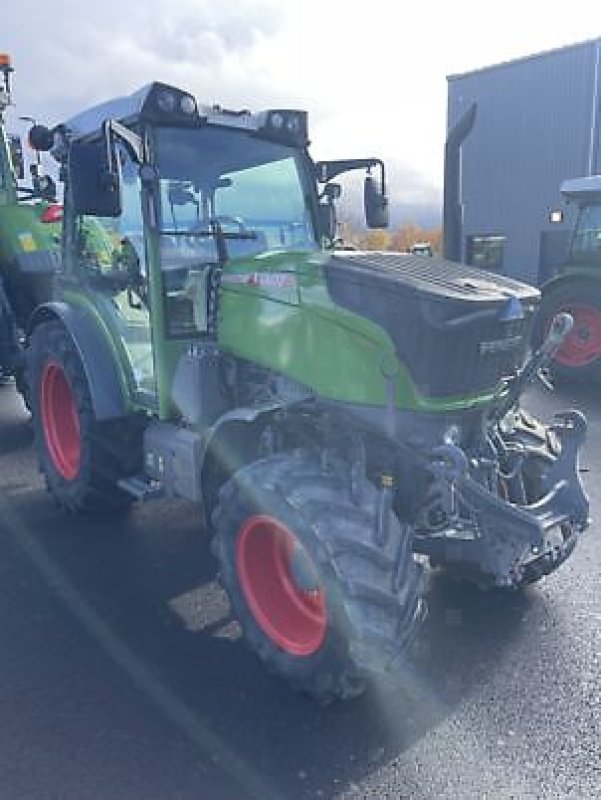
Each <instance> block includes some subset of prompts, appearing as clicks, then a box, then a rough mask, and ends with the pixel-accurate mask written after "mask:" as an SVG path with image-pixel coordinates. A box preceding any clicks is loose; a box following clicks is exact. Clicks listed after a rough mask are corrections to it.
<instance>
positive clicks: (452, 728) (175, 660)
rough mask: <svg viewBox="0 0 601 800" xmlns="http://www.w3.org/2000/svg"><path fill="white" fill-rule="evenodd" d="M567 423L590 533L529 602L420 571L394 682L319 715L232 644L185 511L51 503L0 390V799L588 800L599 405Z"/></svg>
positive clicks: (22, 420)
mask: <svg viewBox="0 0 601 800" xmlns="http://www.w3.org/2000/svg"><path fill="white" fill-rule="evenodd" d="M528 406H529V408H530V409H532V410H534V411H535V412H537V413H539V414H540V415H541V416H543V417H547V418H548V417H549V416H550V415H551V414H552V412H553V410H554V409H558V408H565V407H568V408H569V407H577V408H582V409H583V410H584V411H585V412H586V413H587V415H588V417H589V439H588V444H587V447H586V451H585V456H584V459H583V466H584V467H585V468H586V469H587V470H588V472H587V473H586V474H585V476H584V477H585V482H586V485H587V489H588V491H589V494H590V497H591V501H592V515H593V524H592V526H591V529H590V530H589V531H588V532H587V534H585V536H584V537H583V538H582V540H581V542H580V544H579V546H578V548H577V550H576V552H575V553H574V555H573V556H572V558H571V559H570V560H569V561H568V562H567V563H566V564H564V565H563V566H562V567H561V569H560V570H559V571H558V572H557V573H556V574H555V575H552V576H550V577H548V578H545V579H544V580H543V581H542V582H541V583H539V584H538V585H537V586H535V587H530V588H528V589H527V590H526V591H525V592H523V593H516V594H510V595H504V594H502V595H499V594H496V593H487V594H485V593H481V592H479V591H477V590H476V589H473V588H470V587H467V586H465V585H459V584H454V583H451V582H449V581H448V580H446V579H445V578H444V577H443V576H441V575H434V576H433V579H432V583H431V587H430V590H429V596H428V600H429V606H430V615H429V619H428V621H427V623H426V626H425V630H424V631H423V634H422V638H421V644H420V647H419V648H418V652H417V653H416V655H415V657H414V660H413V663H412V665H411V666H410V667H407V668H405V669H403V670H402V671H399V673H398V674H397V675H395V676H394V677H393V679H391V681H390V682H389V683H388V684H387V685H385V686H378V687H372V688H370V690H369V691H368V692H367V694H366V695H365V696H363V697H361V698H359V699H357V700H354V701H351V702H347V703H343V704H338V705H334V706H332V707H329V708H326V709H324V708H319V707H316V706H315V705H314V704H313V703H311V701H309V700H307V699H304V698H303V697H299V696H297V695H295V694H293V693H291V692H290V691H289V690H288V688H287V686H286V685H285V684H284V683H282V682H280V681H279V680H277V679H275V678H274V677H272V676H270V675H269V674H267V673H266V672H265V671H264V669H263V668H262V666H261V664H260V663H259V662H258V661H257V659H256V658H255V657H254V656H253V655H252V654H251V653H250V652H248V651H247V649H246V648H245V646H244V644H243V643H242V642H241V641H240V638H239V631H238V628H237V625H236V623H235V622H234V621H233V620H232V619H231V618H230V616H229V608H228V603H227V599H226V598H225V597H224V595H223V594H222V592H221V590H220V589H219V588H218V586H217V585H216V583H215V572H216V562H215V561H214V559H213V558H212V556H211V555H210V553H209V549H208V542H207V538H206V537H205V536H204V535H203V531H202V526H201V522H200V518H199V515H198V513H197V511H196V510H195V509H194V507H192V506H190V505H188V504H185V503H172V502H170V503H167V502H162V501H161V502H153V503H150V504H147V505H146V506H140V507H138V508H136V509H135V510H134V511H133V512H132V513H131V514H130V515H129V516H128V517H127V519H125V520H124V521H122V522H120V523H118V524H115V523H114V522H107V521H90V520H83V519H80V518H77V517H73V516H66V515H64V514H63V513H62V512H60V511H59V510H58V509H56V508H55V506H54V505H53V502H52V499H51V498H50V496H49V495H48V494H47V493H46V491H45V490H44V487H43V483H42V480H41V478H40V476H39V474H38V471H37V464H36V458H35V454H34V452H33V449H32V434H31V428H30V424H29V422H28V415H27V414H26V413H25V412H24V410H23V408H22V406H21V403H20V400H19V399H18V397H17V396H16V394H15V393H14V390H13V389H12V387H10V386H5V387H2V388H0V800H87V798H90V799H93V800H125V799H126V798H127V800H138V799H139V800H178V799H181V800H197V799H198V798H202V799H203V800H222V799H223V800H226V799H227V800H230V799H231V800H245V799H246V798H259V799H260V800H269V799H270V798H286V799H288V798H293V799H294V798H299V799H300V798H424V799H425V798H436V799H437V800H438V798H453V800H463V798H465V799H466V800H467V799H469V798H478V800H482V799H483V798H516V799H519V800H522V799H525V800H527V799H529V798H579V799H580V800H591V798H598V797H601V570H600V567H601V541H600V536H601V512H600V509H601V484H600V481H599V477H598V476H599V474H600V472H601V390H599V389H597V390H595V391H593V390H591V389H589V390H585V389H580V390H577V389H576V388H573V389H571V390H564V391H562V392H559V393H556V394H554V395H549V394H546V393H543V392H542V391H538V390H537V391H535V392H532V393H531V394H530V396H529V398H528Z"/></svg>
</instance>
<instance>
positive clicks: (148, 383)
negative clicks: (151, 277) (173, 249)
mask: <svg viewBox="0 0 601 800" xmlns="http://www.w3.org/2000/svg"><path fill="white" fill-rule="evenodd" d="M120 158H121V164H122V177H123V183H122V186H123V195H122V196H123V205H122V213H121V215H120V216H119V217H111V218H107V217H95V216H86V215H83V216H79V217H77V218H76V219H75V231H74V250H75V259H74V265H73V268H74V270H75V271H76V273H77V276H78V279H77V281H76V282H75V283H73V284H71V287H69V285H68V284H67V285H66V286H65V293H70V294H71V295H72V296H71V300H72V301H73V302H76V303H78V304H80V305H85V306H88V307H90V310H91V311H92V313H94V314H96V315H99V316H100V317H101V324H102V327H103V328H104V330H105V332H106V334H107V335H108V337H109V339H110V343H111V345H112V348H113V351H114V352H115V353H116V355H117V358H118V360H119V363H120V364H121V367H122V372H123V374H124V375H125V377H126V381H127V383H128V388H129V394H130V398H131V400H132V401H133V404H134V405H139V406H142V407H145V408H151V409H152V408H154V407H155V406H156V394H157V390H156V375H155V358H154V351H153V343H152V331H151V325H150V308H149V291H148V263H147V253H146V247H145V239H144V224H143V218H142V206H141V185H140V183H141V182H140V179H139V177H138V168H137V166H136V165H135V164H134V163H133V162H132V161H131V159H130V158H129V156H128V155H127V153H126V152H125V150H124V149H123V148H121V150H120ZM73 293H74V295H75V296H73Z"/></svg>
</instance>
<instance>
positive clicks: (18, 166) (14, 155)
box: [8, 134, 25, 181]
mask: <svg viewBox="0 0 601 800" xmlns="http://www.w3.org/2000/svg"><path fill="white" fill-rule="evenodd" d="M8 143H9V146H10V160H11V161H12V165H13V170H14V173H15V176H16V178H17V180H18V181H22V180H23V178H24V177H25V161H24V159H23V145H22V144H21V137H20V136H14V135H12V134H11V135H9V137H8Z"/></svg>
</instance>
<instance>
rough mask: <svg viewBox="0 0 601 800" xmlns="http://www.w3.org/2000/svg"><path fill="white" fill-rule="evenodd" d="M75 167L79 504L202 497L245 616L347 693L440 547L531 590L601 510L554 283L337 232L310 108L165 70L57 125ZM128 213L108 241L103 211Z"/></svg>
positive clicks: (60, 358)
mask: <svg viewBox="0 0 601 800" xmlns="http://www.w3.org/2000/svg"><path fill="white" fill-rule="evenodd" d="M32 139H33V140H34V143H37V144H38V146H39V147H49V148H51V150H52V152H53V154H54V156H55V157H56V158H57V159H58V160H59V162H60V163H61V166H62V169H61V172H62V174H63V175H64V177H65V179H66V186H65V213H64V223H63V224H64V234H63V252H62V264H61V269H60V270H59V271H58V272H57V273H56V280H55V298H54V299H53V301H52V302H49V303H45V304H43V305H41V306H40V307H39V308H37V309H36V311H35V312H34V314H33V316H32V319H31V320H30V323H29V327H28V343H29V346H28V358H27V364H28V383H29V387H30V391H31V397H32V407H33V421H34V430H35V441H36V447H37V450H38V453H39V459H40V463H41V468H42V470H43V472H44V474H45V477H46V481H47V484H48V487H49V489H50V491H51V492H52V493H53V495H54V496H55V498H56V500H57V501H58V502H59V503H60V504H61V505H63V506H64V507H65V508H66V509H68V510H70V511H74V512H117V511H123V510H126V509H127V508H128V507H129V505H130V504H131V503H132V502H134V501H135V500H136V499H142V500H152V499H153V498H158V497H182V498H187V499H188V500H191V501H193V502H195V503H198V504H199V505H200V506H201V507H202V509H203V512H204V516H205V520H206V523H207V528H208V530H209V531H210V533H211V534H212V536H213V552H214V554H215V556H216V557H217V559H218V560H219V563H220V572H221V576H222V581H223V585H224V587H225V589H226V590H227V593H228V595H229V597H230V600H231V604H232V607H233V611H234V613H235V614H236V616H237V617H238V619H239V620H240V623H241V626H242V629H243V634H244V637H245V639H246V641H247V643H248V644H249V646H250V647H251V648H253V649H254V651H255V652H256V654H257V655H258V657H259V658H260V659H261V660H262V661H263V662H264V663H265V664H266V665H267V666H268V667H269V668H270V669H272V670H273V671H274V672H276V673H277V674H278V675H280V676H283V677H285V678H286V679H287V680H288V681H289V682H290V683H291V684H292V685H293V686H295V687H296V688H298V689H301V690H303V691H305V692H308V693H309V694H311V695H313V696H314V697H316V698H318V699H320V700H324V701H327V700H332V699H334V698H337V697H348V696H352V695H355V694H357V693H359V692H360V691H361V690H362V688H363V686H364V682H365V679H366V677H368V676H370V675H373V674H379V673H381V672H382V671H386V670H387V669H389V668H390V667H391V666H393V665H395V664H398V663H399V660H401V661H402V659H403V658H404V657H405V653H406V650H407V648H408V646H409V644H410V642H411V641H412V639H413V638H414V636H415V634H416V632H417V630H418V628H419V624H420V622H421V620H422V619H423V617H424V613H425V603H424V600H423V592H424V587H423V581H422V571H423V570H422V567H423V563H424V562H425V561H427V560H428V559H429V560H430V562H431V563H432V564H434V565H436V566H439V567H442V568H445V569H447V570H449V571H450V572H452V573H454V574H457V575H461V576H465V577H468V578H471V579H473V580H474V581H476V582H477V583H479V584H481V585H483V586H498V587H519V586H522V585H524V584H526V583H530V582H532V581H535V580H537V579H538V578H540V577H541V576H543V575H545V574H547V573H549V572H551V571H552V570H554V569H555V568H556V567H557V566H558V565H559V564H561V563H562V561H564V560H565V559H566V558H567V557H568V556H569V554H570V553H571V552H572V550H573V548H574V546H575V544H576V541H577V538H578V535H579V533H580V531H582V530H583V529H584V528H585V527H586V524H587V518H588V502H587V499H586V496H585V494H584V492H583V489H582V486H581V484H580V479H579V475H578V450H579V447H580V445H581V443H582V440H583V438H584V435H585V421H584V419H583V417H582V416H581V415H580V414H578V413H577V412H566V413H564V414H560V415H558V416H557V417H556V419H555V420H554V421H553V423H552V424H551V425H550V426H544V425H542V424H541V423H539V422H538V421H536V420H535V419H533V418H532V417H531V416H529V415H528V414H526V413H525V412H523V411H521V410H520V409H519V398H520V393H521V391H522V389H523V388H524V386H525V385H526V384H527V383H528V382H529V381H530V380H531V379H532V378H533V377H534V376H535V375H536V373H537V371H538V370H539V368H540V367H542V366H544V364H545V363H546V362H547V361H548V359H549V357H550V355H551V354H552V352H553V351H554V349H555V348H556V347H557V346H558V345H559V344H560V343H561V341H562V340H563V337H564V335H565V334H566V332H567V330H568V328H569V323H570V320H569V317H567V316H566V315H563V316H560V317H559V318H558V320H556V322H555V324H554V325H553V326H552V327H551V330H550V335H549V337H548V338H547V340H546V341H545V343H544V344H543V345H542V346H541V348H540V349H539V351H537V353H535V354H534V356H533V357H532V358H531V360H530V361H528V362H527V363H526V364H524V363H523V362H524V357H525V353H526V348H527V344H528V340H529V336H530V332H531V325H532V321H533V318H534V314H535V311H536V307H537V304H538V301H539V293H538V291H537V290H536V289H533V288H531V287H529V286H526V285H524V284H521V283H518V282H516V281H512V280H509V279H505V278H502V277H499V276H492V275H489V274H486V273H483V272H480V271H479V270H476V269H472V268H468V267H465V266H463V265H460V264H455V263H452V262H449V261H445V260H444V259H441V258H436V257H432V258H423V257H422V256H413V255H411V254H409V255H400V254H395V253H362V252H352V251H349V252H337V251H336V250H335V249H334V241H335V232H336V224H335V211H334V206H335V201H336V199H337V198H338V196H339V195H340V187H339V186H338V185H337V184H336V183H333V179H334V178H335V177H336V176H337V175H340V174H341V173H343V172H345V171H347V170H351V169H361V170H365V171H366V176H365V182H364V204H365V214H366V221H367V224H368V225H369V226H371V227H383V226H385V225H386V224H387V200H386V193H385V175H384V165H383V163H382V162H381V161H380V160H379V159H376V158H364V159H348V160H338V161H321V162H317V163H315V162H314V161H312V159H311V158H310V156H309V153H308V150H307V145H308V132H307V116H306V114H305V113H304V112H301V111H292V110H285V109H271V110H268V111H264V112H259V113H250V112H248V111H231V110H228V109H224V108H221V107H219V106H199V105H198V104H197V102H196V100H195V98H194V97H193V96H192V95H190V94H188V93H187V92H184V91H181V90H179V89H177V88H175V87H172V86H167V85H165V84H161V83H153V84H151V85H150V86H148V87H145V88H143V89H141V90H140V91H138V92H137V93H135V94H133V95H131V96H129V97H125V98H118V99H116V100H112V101H109V102H107V103H104V104H102V105H100V106H96V107H93V108H90V109H88V110H86V111H84V112H83V113H81V114H79V115H78V116H76V117H74V118H73V119H71V120H68V121H67V122H65V123H64V124H62V125H60V126H58V127H57V128H55V129H52V130H49V129H41V128H40V127H39V126H38V129H37V131H36V135H35V136H33V137H32ZM100 234H102V236H101V238H103V241H104V245H103V246H102V247H99V246H98V240H97V239H95V238H94V237H95V236H99V235H100Z"/></svg>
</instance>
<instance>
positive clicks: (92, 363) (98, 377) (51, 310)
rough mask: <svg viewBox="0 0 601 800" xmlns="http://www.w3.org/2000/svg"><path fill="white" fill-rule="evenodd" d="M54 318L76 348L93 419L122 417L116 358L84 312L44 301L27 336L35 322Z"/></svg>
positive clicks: (122, 399)
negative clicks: (87, 389) (90, 400)
mask: <svg viewBox="0 0 601 800" xmlns="http://www.w3.org/2000/svg"><path fill="white" fill-rule="evenodd" d="M54 320H57V321H59V322H61V324H62V325H63V326H64V327H65V328H66V330H67V332H68V333H69V335H70V337H71V339H72V340H73V343H74V345H75V347H76V349H77V352H78V354H79V357H80V359H81V363H82V366H83V370H84V373H85V376H86V380H87V383H88V388H89V390H90V396H91V399H92V407H93V410H94V415H95V417H96V419H97V420H107V419H115V418H117V417H123V416H125V415H126V414H127V411H128V409H127V403H126V400H125V395H124V391H123V384H122V380H121V376H120V374H119V372H118V368H117V365H116V364H115V359H114V358H113V355H112V352H111V349H110V347H109V345H108V344H107V342H106V340H105V339H104V337H103V336H102V333H101V332H100V331H99V330H98V328H97V327H96V326H95V325H94V323H93V322H92V321H91V320H90V319H89V318H88V317H87V316H86V315H85V314H83V313H82V312H81V311H79V310H77V309H75V308H73V307H72V306H70V305H68V304H67V303H61V302H50V303H44V305H41V306H38V308H36V310H35V311H34V312H33V314H32V315H31V318H30V320H29V324H28V327H27V337H28V339H29V338H30V336H31V334H32V333H33V331H34V330H35V328H36V327H37V326H38V325H40V324H42V323H43V322H49V321H54Z"/></svg>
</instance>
